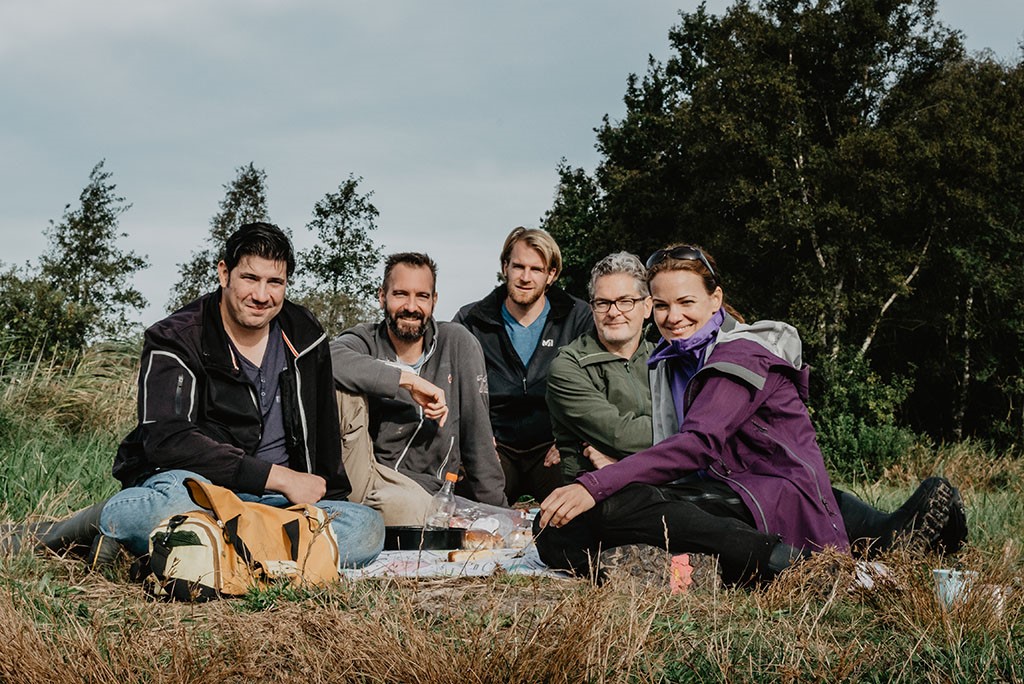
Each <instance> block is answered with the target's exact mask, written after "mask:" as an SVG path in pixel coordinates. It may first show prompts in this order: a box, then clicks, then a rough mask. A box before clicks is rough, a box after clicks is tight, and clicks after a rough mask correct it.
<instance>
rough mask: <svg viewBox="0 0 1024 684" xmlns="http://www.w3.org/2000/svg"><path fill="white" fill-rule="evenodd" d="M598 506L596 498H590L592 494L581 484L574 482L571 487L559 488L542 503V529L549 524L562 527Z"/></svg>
mask: <svg viewBox="0 0 1024 684" xmlns="http://www.w3.org/2000/svg"><path fill="white" fill-rule="evenodd" d="M596 505H597V502H596V501H594V497H592V496H590V492H588V491H587V490H586V488H585V487H584V486H583V485H581V484H579V483H576V482H574V483H573V484H571V485H566V486H565V487H559V488H558V489H556V490H555V491H553V492H551V493H550V494H548V496H547V498H546V499H544V501H543V502H541V505H540V528H541V529H544V528H545V527H547V526H548V523H551V524H552V525H554V526H555V527H561V526H562V525H565V524H566V523H568V522H569V521H570V520H572V519H573V518H575V517H576V516H577V515H579V514H580V513H586V512H587V511H589V510H590V509H591V508H593V507H594V506H596Z"/></svg>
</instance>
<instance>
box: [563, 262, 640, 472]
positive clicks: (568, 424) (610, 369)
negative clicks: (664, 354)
mask: <svg viewBox="0 0 1024 684" xmlns="http://www.w3.org/2000/svg"><path fill="white" fill-rule="evenodd" d="M588 294H589V295H590V308H591V310H592V311H593V317H594V330H592V331H590V332H587V333H584V334H583V335H581V336H580V337H578V338H576V339H575V340H573V341H572V342H571V343H570V344H568V345H566V346H565V347H562V349H561V350H559V352H558V356H556V357H555V360H554V361H552V362H551V370H550V372H549V374H548V394H547V403H548V409H549V410H550V411H551V430H552V432H553V433H554V436H555V444H556V446H557V447H558V453H559V455H560V456H561V460H562V464H561V465H562V473H563V476H564V478H565V482H571V481H572V480H574V479H576V477H578V476H579V475H580V473H583V472H586V471H589V470H594V468H595V467H596V465H597V464H599V463H597V464H595V463H594V462H592V461H591V458H594V459H598V460H599V461H600V460H603V459H604V458H605V457H606V456H610V457H612V458H616V459H619V458H624V457H626V456H628V455H629V454H632V453H634V452H637V451H640V450H642V449H646V448H647V447H649V446H650V445H651V441H652V439H653V437H652V435H653V432H652V427H651V389H650V385H649V384H648V379H647V359H648V357H650V355H651V351H652V350H653V349H654V345H653V344H652V343H651V342H650V341H648V340H646V339H644V336H643V332H644V321H645V320H646V319H647V318H648V317H649V316H650V315H651V306H652V304H651V295H650V290H649V288H648V287H647V279H646V271H645V269H644V265H643V264H642V263H640V259H638V258H637V257H636V256H634V255H632V254H630V253H628V252H617V253H615V254H610V255H608V256H606V257H605V258H604V259H602V260H601V261H599V262H597V264H596V265H595V266H594V268H593V270H591V272H590V283H589V286H588Z"/></svg>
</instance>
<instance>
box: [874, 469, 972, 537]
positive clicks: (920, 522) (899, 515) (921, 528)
mask: <svg viewBox="0 0 1024 684" xmlns="http://www.w3.org/2000/svg"><path fill="white" fill-rule="evenodd" d="M959 499H960V493H959V492H957V490H956V488H955V487H954V486H953V485H951V484H950V483H949V480H947V479H946V478H944V477H929V478H928V479H927V480H925V481H924V482H922V483H921V484H920V485H919V486H918V488H917V491H915V492H914V493H913V494H912V495H911V496H910V498H909V499H907V502H906V503H904V504H903V505H902V506H900V508H899V510H897V511H895V512H894V513H892V514H891V515H890V517H889V520H890V523H889V529H890V532H889V534H888V535H887V536H888V538H887V539H886V538H885V537H883V538H882V539H880V540H879V541H880V542H881V546H882V548H883V549H885V548H889V547H891V546H894V545H900V546H903V547H904V548H906V549H907V550H909V551H913V552H917V553H924V552H927V551H935V550H936V549H937V548H938V546H939V545H940V544H941V543H944V542H943V532H944V531H945V530H946V528H947V525H948V524H949V522H950V515H951V513H952V512H953V511H954V509H958V511H959V514H960V515H962V514H963V503H962V502H961V503H959V504H957V503H956V502H955V500H959ZM954 515H956V514H955V513H954ZM961 533H962V536H963V537H964V538H966V518H964V523H963V526H962V528H960V527H958V528H957V529H953V530H949V536H950V545H951V546H952V545H956V546H957V548H959V544H960V543H962V542H963V539H962V538H961V539H959V542H957V541H955V540H956V539H957V538H958V537H959V536H960V535H961Z"/></svg>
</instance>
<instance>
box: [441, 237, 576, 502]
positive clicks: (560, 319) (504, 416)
mask: <svg viewBox="0 0 1024 684" xmlns="http://www.w3.org/2000/svg"><path fill="white" fill-rule="evenodd" d="M561 269H562V255H561V252H560V251H559V249H558V245H557V244H556V243H555V240H554V238H552V237H551V235H549V234H548V233H547V232H546V231H544V230H540V229H537V228H523V227H519V228H516V229H514V230H513V231H512V232H511V233H509V235H508V237H506V238H505V244H504V245H503V247H502V250H501V274H502V278H503V279H504V280H505V282H504V283H503V284H501V285H499V286H498V287H496V288H495V289H494V291H492V292H491V293H490V294H489V295H487V296H486V297H484V298H483V299H481V300H480V301H478V302H474V303H472V304H467V305H466V306H464V307H462V308H461V309H459V312H458V313H457V314H456V315H455V321H456V322H457V323H461V324H462V325H464V326H466V328H468V329H469V331H470V332H471V333H473V335H474V336H475V337H476V338H477V340H479V342H480V346H481V347H482V348H483V351H484V358H485V359H486V360H487V383H488V387H489V388H490V395H491V427H492V429H493V430H494V437H495V439H496V441H497V448H498V455H499V456H500V457H501V466H502V468H503V469H504V471H505V493H506V495H507V496H508V498H509V501H515V500H517V499H518V498H520V497H521V496H524V495H529V496H533V497H534V498H536V499H537V500H538V501H541V500H543V499H544V497H546V496H547V495H548V494H550V493H551V491H552V490H554V489H555V488H556V487H558V486H560V485H561V484H562V475H561V470H560V468H559V467H558V464H559V454H558V449H557V448H556V447H555V442H554V437H553V436H552V434H551V415H550V414H549V413H548V407H547V404H546V403H545V401H544V395H545V393H546V392H547V378H548V366H549V365H550V364H551V360H552V359H554V357H555V354H556V353H558V348H559V347H561V346H562V345H565V344H568V343H569V342H571V341H572V340H574V339H576V338H577V337H579V336H580V335H582V334H583V333H584V332H587V331H589V330H591V329H592V328H593V321H592V320H591V317H590V308H589V307H588V306H587V304H586V302H584V301H582V300H579V299H577V298H575V297H572V296H570V295H569V294H567V293H566V292H564V291H562V290H561V289H560V288H558V287H557V286H555V285H554V282H555V280H556V279H557V278H558V274H559V272H560V271H561Z"/></svg>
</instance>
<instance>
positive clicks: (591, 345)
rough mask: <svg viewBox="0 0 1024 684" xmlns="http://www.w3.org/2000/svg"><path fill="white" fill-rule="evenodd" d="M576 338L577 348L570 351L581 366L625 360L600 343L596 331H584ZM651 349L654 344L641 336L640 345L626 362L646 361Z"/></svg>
mask: <svg viewBox="0 0 1024 684" xmlns="http://www.w3.org/2000/svg"><path fill="white" fill-rule="evenodd" d="M578 339H579V343H578V348H577V349H575V350H573V352H572V353H573V354H574V355H575V356H576V360H577V361H578V362H579V364H580V367H582V368H586V367H587V366H593V365H596V364H600V363H608V362H609V361H626V359H623V358H622V357H621V356H618V355H617V354H613V353H611V352H610V351H608V350H607V349H605V348H604V345H602V344H601V342H600V340H598V339H597V333H595V332H594V331H590V332H587V333H584V334H583V335H581V336H580V337H579V338H578ZM653 349H654V344H652V343H651V342H650V341H649V340H647V339H645V338H644V337H643V336H641V337H640V346H638V347H637V349H636V351H635V352H633V355H632V356H630V357H629V359H628V362H629V363H634V362H635V361H637V360H640V361H641V362H642V363H646V362H647V357H648V356H650V354H651V351H652V350H653Z"/></svg>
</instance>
